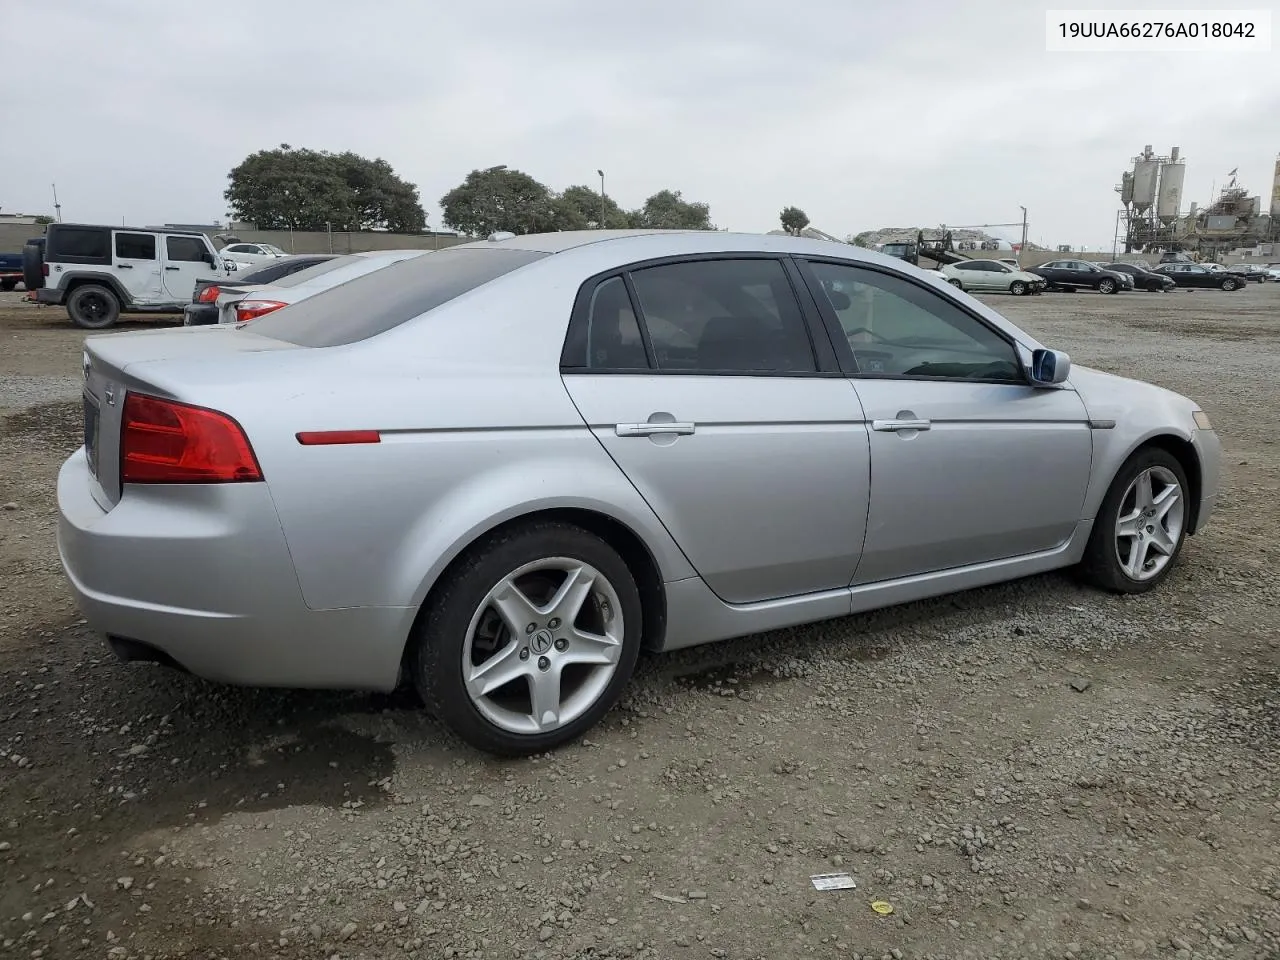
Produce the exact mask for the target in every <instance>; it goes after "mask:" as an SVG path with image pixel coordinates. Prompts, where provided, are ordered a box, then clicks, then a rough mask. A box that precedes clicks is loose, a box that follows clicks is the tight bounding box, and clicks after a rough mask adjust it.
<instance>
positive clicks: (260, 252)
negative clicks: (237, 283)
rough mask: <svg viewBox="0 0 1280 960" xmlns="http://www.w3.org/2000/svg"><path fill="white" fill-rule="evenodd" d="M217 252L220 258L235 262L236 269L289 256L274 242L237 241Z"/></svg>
mask: <svg viewBox="0 0 1280 960" xmlns="http://www.w3.org/2000/svg"><path fill="white" fill-rule="evenodd" d="M218 254H219V256H221V257H222V259H224V260H229V261H231V262H232V263H234V264H236V266H237V268H238V269H243V268H244V267H245V266H257V265H258V264H259V263H262V262H264V261H266V260H275V259H278V258H279V257H287V256H289V254H287V253H285V252H284V251H283V250H281V249H280V248H279V247H277V246H276V245H275V244H274V243H240V242H238V241H237V242H235V243H229V244H227V245H226V246H225V247H223V248H222V249H221V250H219V251H218Z"/></svg>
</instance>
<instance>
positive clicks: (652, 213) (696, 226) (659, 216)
mask: <svg viewBox="0 0 1280 960" xmlns="http://www.w3.org/2000/svg"><path fill="white" fill-rule="evenodd" d="M629 219H630V221H631V226H633V227H643V228H646V229H650V230H714V229H715V225H714V224H713V223H712V222H711V208H710V207H709V206H708V205H707V204H705V203H692V202H690V201H688V200H685V199H684V197H683V196H682V195H681V193H680V191H679V190H659V191H658V192H657V193H655V194H654V195H653V196H651V197H650V198H649V199H648V200H646V201H645V202H644V206H643V207H641V208H640V209H639V210H635V211H633V212H632V213H631V216H630V218H629Z"/></svg>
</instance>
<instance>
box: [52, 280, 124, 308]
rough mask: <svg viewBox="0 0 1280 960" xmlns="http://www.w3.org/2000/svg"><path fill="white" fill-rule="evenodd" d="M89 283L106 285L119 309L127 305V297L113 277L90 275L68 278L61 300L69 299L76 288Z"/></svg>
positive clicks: (98, 285)
mask: <svg viewBox="0 0 1280 960" xmlns="http://www.w3.org/2000/svg"><path fill="white" fill-rule="evenodd" d="M90 284H93V285H94V286H97V287H106V288H107V289H108V290H110V291H111V293H112V294H113V295H114V296H115V298H116V302H118V303H119V304H120V308H121V309H124V307H126V306H127V305H128V303H129V298H128V297H127V296H125V294H124V291H122V290H121V289H120V288H119V287H118V286H116V282H115V279H114V278H112V277H91V276H90V277H86V276H80V277H72V278H71V279H69V280H68V281H67V285H66V292H65V293H63V295H62V299H63V302H64V303H65V302H66V301H67V300H69V299H71V294H73V293H75V291H76V290H77V289H78V288H80V287H84V286H88V285H90Z"/></svg>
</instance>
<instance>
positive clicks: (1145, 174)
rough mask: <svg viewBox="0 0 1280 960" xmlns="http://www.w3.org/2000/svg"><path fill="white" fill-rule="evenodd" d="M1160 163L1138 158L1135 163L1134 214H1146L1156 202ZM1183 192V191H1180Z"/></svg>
mask: <svg viewBox="0 0 1280 960" xmlns="http://www.w3.org/2000/svg"><path fill="white" fill-rule="evenodd" d="M1159 173H1160V161H1159V160H1149V159H1147V158H1146V157H1138V158H1137V159H1136V160H1135V161H1134V162H1133V212H1134V213H1136V214H1139V215H1141V214H1144V213H1146V212H1147V211H1148V210H1150V209H1151V205H1152V204H1153V203H1155V202H1156V177H1157V176H1159ZM1179 192H1181V191H1179Z"/></svg>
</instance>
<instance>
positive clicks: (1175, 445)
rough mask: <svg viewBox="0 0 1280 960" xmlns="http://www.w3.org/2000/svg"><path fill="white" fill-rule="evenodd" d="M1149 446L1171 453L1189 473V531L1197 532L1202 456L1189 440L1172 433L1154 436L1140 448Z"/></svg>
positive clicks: (1202, 486)
mask: <svg viewBox="0 0 1280 960" xmlns="http://www.w3.org/2000/svg"><path fill="white" fill-rule="evenodd" d="M1148 447H1157V448H1159V449H1161V450H1164V451H1165V452H1166V453H1168V454H1170V455H1171V456H1172V457H1173V458H1174V459H1175V460H1177V461H1178V463H1179V464H1180V465H1181V467H1182V471H1183V473H1185V474H1186V475H1187V483H1188V484H1189V485H1190V486H1191V490H1190V491H1189V493H1190V494H1191V503H1190V504H1189V506H1190V508H1191V510H1190V520H1189V522H1188V524H1187V532H1188V533H1195V532H1196V528H1197V527H1198V526H1199V525H1200V496H1201V491H1202V490H1203V489H1204V478H1203V477H1202V476H1201V474H1200V457H1199V456H1198V455H1197V454H1196V448H1195V447H1193V446H1192V445H1191V442H1190V441H1189V440H1183V439H1182V438H1181V437H1175V436H1173V435H1172V434H1161V435H1160V436H1158V437H1152V438H1151V439H1150V440H1148V441H1147V442H1146V443H1144V444H1143V445H1142V446H1141V447H1139V448H1138V449H1139V450H1144V449H1146V448H1148Z"/></svg>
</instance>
